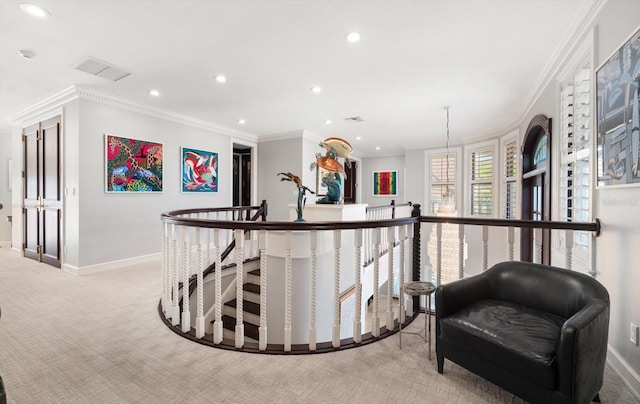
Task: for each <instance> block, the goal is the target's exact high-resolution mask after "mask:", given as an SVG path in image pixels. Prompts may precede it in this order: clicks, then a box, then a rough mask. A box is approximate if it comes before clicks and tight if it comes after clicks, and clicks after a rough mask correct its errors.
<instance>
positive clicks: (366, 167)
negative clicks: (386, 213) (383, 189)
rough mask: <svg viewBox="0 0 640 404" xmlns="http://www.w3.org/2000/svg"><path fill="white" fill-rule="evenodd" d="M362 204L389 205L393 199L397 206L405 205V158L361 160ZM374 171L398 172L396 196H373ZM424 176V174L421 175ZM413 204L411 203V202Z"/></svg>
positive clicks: (391, 157)
mask: <svg viewBox="0 0 640 404" xmlns="http://www.w3.org/2000/svg"><path fill="white" fill-rule="evenodd" d="M360 166H361V167H362V169H361V172H362V180H361V188H362V203H366V204H368V205H369V206H380V205H389V204H390V203H391V201H392V200H393V199H395V201H396V203H397V204H402V203H405V202H406V200H405V194H404V192H405V186H404V184H405V183H406V180H405V178H404V176H405V169H404V166H405V157H404V156H390V157H369V158H363V159H362V164H361V165H360ZM374 171H397V172H398V187H397V192H398V195H396V196H373V172H374ZM423 175H424V174H423ZM411 202H413V201H411Z"/></svg>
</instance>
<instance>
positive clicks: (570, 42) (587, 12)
mask: <svg viewBox="0 0 640 404" xmlns="http://www.w3.org/2000/svg"><path fill="white" fill-rule="evenodd" d="M606 3H607V0H592V1H591V4H590V5H589V6H588V7H585V8H584V9H583V10H582V17H581V18H580V19H579V20H578V22H577V23H576V24H575V25H574V27H573V28H572V29H571V31H570V34H569V35H568V36H566V37H565V38H564V40H563V41H561V42H560V46H558V47H557V48H556V49H555V51H554V53H553V55H551V58H550V59H549V61H548V62H547V64H546V66H545V68H544V69H543V71H542V74H540V76H539V77H538V80H537V81H536V84H535V85H534V86H533V90H532V91H531V93H529V96H528V97H527V98H526V100H525V102H524V108H523V110H522V114H521V115H520V117H519V118H518V120H517V121H516V122H515V123H513V124H511V125H507V127H513V126H518V123H519V122H522V121H523V120H524V119H525V118H526V116H527V115H528V114H529V112H530V111H531V109H532V108H533V105H534V104H535V103H536V101H537V100H538V98H540V95H542V92H543V91H544V89H545V88H546V87H547V86H548V85H549V83H551V82H552V81H553V80H554V77H555V76H556V74H557V73H558V71H559V70H560V68H561V66H562V65H563V63H564V62H565V61H566V59H567V57H569V56H570V55H571V54H572V52H573V50H574V49H575V48H576V47H577V46H578V45H579V42H578V41H579V39H580V37H582V36H583V35H584V34H585V33H586V31H587V30H588V29H589V27H590V26H591V25H592V23H593V21H594V19H595V17H596V15H597V14H598V13H599V12H600V10H602V7H604V5H605V4H606ZM507 127H505V129H506V128H507Z"/></svg>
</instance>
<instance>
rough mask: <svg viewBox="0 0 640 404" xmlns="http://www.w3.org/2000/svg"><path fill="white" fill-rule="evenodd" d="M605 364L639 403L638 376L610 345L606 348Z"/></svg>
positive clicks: (639, 381)
mask: <svg viewBox="0 0 640 404" xmlns="http://www.w3.org/2000/svg"><path fill="white" fill-rule="evenodd" d="M607 348H608V353H609V354H608V355H607V364H608V365H609V366H611V369H613V371H614V372H616V374H617V375H618V376H619V377H620V379H622V382H623V383H624V384H625V385H626V386H627V387H628V388H629V390H631V394H633V395H634V396H635V397H636V399H638V400H639V401H640V375H638V373H637V372H636V371H635V370H633V369H632V368H631V367H630V366H629V364H628V363H627V362H626V361H625V360H624V359H623V358H622V357H621V356H620V354H619V353H618V351H616V350H615V349H613V347H611V345H609V346H608V347H607Z"/></svg>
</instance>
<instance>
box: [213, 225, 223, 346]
mask: <svg viewBox="0 0 640 404" xmlns="http://www.w3.org/2000/svg"><path fill="white" fill-rule="evenodd" d="M213 248H214V254H215V257H216V262H215V264H216V267H215V270H214V273H213V282H214V284H213V287H214V316H213V343H214V344H220V343H222V339H223V335H224V331H223V327H222V249H221V248H220V229H213Z"/></svg>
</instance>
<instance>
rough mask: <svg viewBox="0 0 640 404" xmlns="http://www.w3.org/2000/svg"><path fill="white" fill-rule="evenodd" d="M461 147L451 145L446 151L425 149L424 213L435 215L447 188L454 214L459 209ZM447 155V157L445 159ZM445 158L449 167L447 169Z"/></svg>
mask: <svg viewBox="0 0 640 404" xmlns="http://www.w3.org/2000/svg"><path fill="white" fill-rule="evenodd" d="M461 154H462V149H461V148H460V147H452V148H450V149H449V152H448V153H447V150H446V149H437V150H427V151H426V152H425V179H426V181H425V182H426V184H425V188H424V189H425V191H424V192H425V195H424V199H425V208H424V212H425V213H424V214H425V215H435V214H437V213H438V209H439V208H440V205H441V203H442V202H443V196H444V194H445V192H446V191H447V188H448V189H449V192H451V193H452V194H453V199H454V201H455V205H456V206H455V209H456V211H455V212H454V214H456V215H457V212H458V211H459V210H460V203H461V202H462V199H461V196H460V194H461V192H462V189H463V187H462V186H461V184H462V165H461V164H460V156H461ZM447 156H449V158H448V159H447ZM447 160H448V162H449V167H448V169H449V170H448V171H447Z"/></svg>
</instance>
